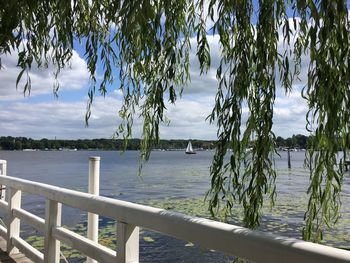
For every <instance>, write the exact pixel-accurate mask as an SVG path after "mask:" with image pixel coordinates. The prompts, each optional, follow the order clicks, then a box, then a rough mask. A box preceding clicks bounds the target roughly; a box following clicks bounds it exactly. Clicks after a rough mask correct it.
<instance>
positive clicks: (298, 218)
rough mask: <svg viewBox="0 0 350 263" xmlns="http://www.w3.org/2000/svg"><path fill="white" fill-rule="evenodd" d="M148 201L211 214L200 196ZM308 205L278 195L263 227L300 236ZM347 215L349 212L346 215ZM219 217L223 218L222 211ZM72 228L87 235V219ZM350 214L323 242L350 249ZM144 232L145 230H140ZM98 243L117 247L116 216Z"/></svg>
mask: <svg viewBox="0 0 350 263" xmlns="http://www.w3.org/2000/svg"><path fill="white" fill-rule="evenodd" d="M144 203H145V204H146V205H150V206H154V207H158V208H162V209H166V210H171V211H176V212H180V213H184V214H187V215H192V216H199V217H205V218H211V215H210V213H209V212H208V204H207V203H206V202H204V201H203V199H201V198H184V199H172V198H171V197H169V198H166V199H164V200H152V201H147V202H144ZM305 205H307V198H305V196H300V197H295V196H288V195H287V196H278V197H277V200H276V204H275V207H273V208H271V207H270V206H269V205H265V206H264V208H263V214H264V216H263V218H262V222H261V226H260V227H259V230H260V231H265V232H269V233H273V234H276V235H284V236H291V237H296V238H301V230H302V228H303V225H304V222H303V213H304V210H303V209H304V207H305ZM232 211H234V214H232V218H231V219H230V221H229V223H232V224H236V225H240V224H241V222H242V219H243V216H242V214H243V210H242V208H241V207H240V206H239V205H236V206H235V207H234V208H233V209H232ZM346 216H347V215H346ZM216 219H218V220H221V221H223V219H224V217H223V214H222V213H221V214H220V213H219V215H218V217H217V218H216ZM69 229H70V230H72V231H74V232H76V233H78V234H80V235H82V236H86V232H87V227H86V222H84V223H80V224H77V225H75V226H74V227H70V228H69ZM349 232H350V218H348V217H342V218H340V220H339V222H338V224H337V225H336V226H335V227H334V228H333V229H331V230H327V231H325V234H324V240H323V241H322V244H325V245H331V246H335V247H339V248H343V249H350V235H349V234H348V233H349ZM140 235H141V236H142V235H143V232H142V231H141V232H140ZM26 241H27V242H28V243H30V244H32V245H33V246H34V247H35V248H37V249H39V250H41V251H42V250H43V247H44V238H43V237H42V236H37V235H32V236H29V237H28V238H27V239H26ZM143 241H144V242H155V241H154V239H153V238H152V237H149V236H144V237H143ZM99 243H100V244H101V245H103V246H106V247H108V248H110V249H113V250H115V249H116V224H115V221H113V220H107V221H105V222H104V223H103V226H102V227H100V229H99ZM185 246H186V247H191V246H194V244H192V243H191V242H189V243H187V244H185ZM61 249H62V252H63V254H64V256H65V257H66V258H67V259H68V260H75V259H77V260H81V259H83V258H85V256H83V255H81V254H80V253H79V252H78V251H76V250H73V249H72V248H70V247H68V246H67V245H65V244H63V243H61Z"/></svg>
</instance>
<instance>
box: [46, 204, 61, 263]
mask: <svg viewBox="0 0 350 263" xmlns="http://www.w3.org/2000/svg"><path fill="white" fill-rule="evenodd" d="M61 211H62V205H61V204H60V203H58V202H56V201H53V200H46V210H45V249H44V262H45V263H59V262H60V241H58V240H56V239H55V238H54V237H53V236H52V228H53V227H57V226H60V225H61Z"/></svg>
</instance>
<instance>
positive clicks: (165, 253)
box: [0, 151, 350, 262]
mask: <svg viewBox="0 0 350 263" xmlns="http://www.w3.org/2000/svg"><path fill="white" fill-rule="evenodd" d="M138 154H139V153H138V152H136V151H127V152H125V153H124V154H120V153H119V152H113V151H75V152H69V151H49V152H44V151H36V152H20V151H13V152H11V151H0V159H4V160H7V162H8V175H10V176H14V177H20V178H24V179H28V180H33V181H38V182H42V183H48V184H52V185H56V186H61V187H66V188H69V189H74V190H79V191H84V192H86V191H87V182H88V157H89V156H100V157H101V175H100V194H101V195H103V196H107V197H112V198H118V199H121V200H126V201H132V202H138V203H144V204H148V203H151V204H157V203H159V204H162V203H164V202H167V204H171V203H172V202H174V203H176V204H175V205H174V206H171V207H170V208H173V209H176V208H177V207H185V211H186V209H187V211H191V209H192V208H191V200H202V199H203V197H204V195H205V193H206V191H207V190H208V189H209V182H210V177H209V167H210V164H211V159H212V156H213V152H205V151H203V152H198V153H197V154H196V155H185V154H184V153H183V152H177V151H169V152H161V151H159V152H158V151H155V152H153V153H152V155H151V159H150V161H149V162H148V163H147V164H146V165H145V166H144V169H143V176H142V178H139V177H138V176H137V173H138ZM304 155H305V153H304V152H292V153H291V157H292V160H291V161H292V169H288V168H287V154H286V152H280V156H276V157H275V165H276V168H277V173H278V177H277V193H278V196H277V203H276V207H275V208H274V209H272V210H268V209H267V210H266V211H265V216H264V217H263V220H262V226H261V228H260V229H261V230H262V231H269V232H273V233H276V234H279V235H285V236H290V237H295V238H300V237H301V234H300V230H301V229H302V227H303V216H304V211H305V210H306V205H307V196H306V194H305V193H306V190H307V186H308V183H309V174H308V172H307V171H306V170H305V169H304V166H303V162H304ZM342 202H343V206H342V218H341V220H340V224H339V225H338V226H337V227H335V228H334V229H332V230H331V231H328V232H327V233H326V235H325V239H326V243H327V244H330V245H333V246H336V247H344V248H348V249H349V248H350V235H349V233H350V179H349V174H346V176H345V179H344V188H343V195H342ZM195 204H196V203H195ZM186 205H187V208H186ZM192 205H193V203H192ZM22 206H23V207H24V208H25V209H27V210H29V211H32V212H35V214H37V215H39V216H44V207H45V206H44V200H42V199H40V198H38V197H35V196H31V195H27V196H26V197H25V198H23V200H22ZM193 209H194V208H193ZM193 209H192V210H193ZM180 210H181V209H180ZM197 214H201V212H198V213H197ZM85 221H86V214H85V212H83V211H79V210H76V209H73V208H69V207H64V210H63V220H62V223H63V224H65V225H68V226H74V225H76V224H82V223H83V224H84V223H85ZM101 224H104V221H102V222H101ZM24 230H25V231H24V232H23V233H22V235H23V236H26V235H30V234H31V232H30V231H31V230H30V228H29V227H24ZM142 236H143V237H144V238H141V239H140V240H141V244H140V260H141V261H142V262H227V260H228V257H227V256H225V255H223V254H220V253H215V252H212V251H208V250H205V249H201V248H198V247H196V246H192V245H191V244H187V243H186V242H183V241H179V240H176V239H173V238H169V237H165V236H161V235H159V234H157V233H153V232H149V231H144V232H143V233H142ZM146 237H147V238H146ZM76 261H81V260H73V262H76Z"/></svg>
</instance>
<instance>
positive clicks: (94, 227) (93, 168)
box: [86, 156, 100, 263]
mask: <svg viewBox="0 0 350 263" xmlns="http://www.w3.org/2000/svg"><path fill="white" fill-rule="evenodd" d="M89 194H94V195H99V194H100V157H98V156H95V157H90V158H89ZM87 238H89V239H90V240H92V241H94V242H96V243H97V242H98V215H97V214H93V213H88V229H87ZM86 262H87V263H96V262H97V261H96V260H94V259H92V258H89V257H88V258H87V260H86Z"/></svg>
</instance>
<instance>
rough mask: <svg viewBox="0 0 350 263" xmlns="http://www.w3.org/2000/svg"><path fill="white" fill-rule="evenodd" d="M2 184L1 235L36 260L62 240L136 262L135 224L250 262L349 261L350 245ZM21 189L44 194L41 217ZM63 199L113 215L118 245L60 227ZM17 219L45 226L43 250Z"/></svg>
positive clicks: (50, 255) (18, 182)
mask: <svg viewBox="0 0 350 263" xmlns="http://www.w3.org/2000/svg"><path fill="white" fill-rule="evenodd" d="M0 184H1V185H6V187H7V200H8V201H7V202H6V201H3V200H1V201H0V209H1V210H2V211H5V212H6V213H7V215H8V219H7V221H6V222H7V223H6V227H3V226H0V235H1V236H3V237H5V238H6V239H7V251H8V252H9V253H10V254H11V253H14V252H16V251H17V250H19V251H21V252H22V253H24V254H25V255H26V256H27V257H28V258H31V259H32V260H33V261H34V262H55V263H56V262H59V255H60V242H64V243H67V244H68V245H70V246H71V247H72V248H75V249H77V250H79V251H80V252H81V253H83V254H85V255H87V256H88V257H90V258H91V259H94V260H97V261H99V262H138V261H139V227H143V228H146V229H149V230H153V231H156V232H159V233H163V234H165V235H169V236H172V237H176V238H179V239H183V240H187V241H190V242H192V243H194V244H197V245H200V246H203V247H206V248H210V249H214V250H217V251H222V252H224V253H227V254H230V255H234V256H238V257H241V258H245V259H248V260H251V261H254V262H278V263H279V262H293V263H294V262H298V263H300V262H308V263H313V262H315V263H316V262H317V263H319V262H350V252H349V251H345V250H341V249H336V248H331V247H327V246H322V245H318V244H313V243H310V242H304V241H300V240H296V239H292V238H285V237H278V236H274V235H270V234H267V233H262V232H259V231H252V230H249V229H246V228H242V227H238V226H234V225H229V224H224V223H220V222H216V221H212V220H208V219H203V218H198V217H191V216H186V215H183V214H179V213H175V212H170V211H166V210H162V209H157V208H153V207H149V206H144V205H139V204H134V203H130V202H125V201H120V200H116V199H112V198H106V197H100V196H96V195H92V194H87V193H82V192H78V191H73V190H69V189H65V188H60V187H56V186H52V185H47V184H42V183H38V182H32V181H28V180H23V179H18V178H13V177H8V176H4V175H0ZM22 192H26V193H30V194H33V195H38V196H41V197H44V198H45V199H46V213H45V219H43V218H40V217H38V216H36V215H34V214H32V213H30V212H28V211H25V210H23V209H22V208H21V193H22ZM61 204H65V205H68V206H71V207H75V208H79V209H81V210H85V211H87V212H90V213H93V214H98V215H101V216H105V217H108V218H111V219H114V220H116V221H117V233H116V238H117V251H113V250H111V249H109V248H107V247H104V246H102V245H100V244H98V243H97V242H95V241H91V240H89V239H88V238H86V237H83V236H80V235H78V234H77V233H74V232H72V231H70V230H68V229H66V228H64V227H62V226H61ZM21 220H23V221H25V222H26V223H28V224H30V225H32V226H33V227H34V228H36V229H40V230H43V229H44V232H45V249H44V253H41V252H40V251H38V250H36V249H35V248H33V247H32V246H31V245H30V244H28V243H27V242H26V241H24V240H23V239H22V238H20V236H19V233H20V221H21Z"/></svg>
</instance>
